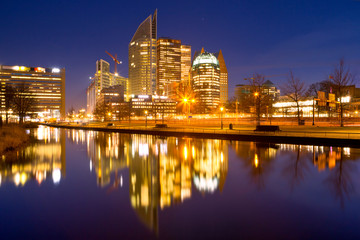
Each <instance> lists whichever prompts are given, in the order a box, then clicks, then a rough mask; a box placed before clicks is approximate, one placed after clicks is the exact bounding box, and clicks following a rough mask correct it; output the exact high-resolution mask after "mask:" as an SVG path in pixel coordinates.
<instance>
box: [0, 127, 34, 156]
mask: <svg viewBox="0 0 360 240" xmlns="http://www.w3.org/2000/svg"><path fill="white" fill-rule="evenodd" d="M28 141H29V135H28V134H26V132H25V129H24V128H22V127H20V126H18V125H8V126H3V127H0V155H2V154H4V153H5V152H7V151H11V150H14V149H16V148H18V147H20V146H22V145H24V144H25V143H26V142H28Z"/></svg>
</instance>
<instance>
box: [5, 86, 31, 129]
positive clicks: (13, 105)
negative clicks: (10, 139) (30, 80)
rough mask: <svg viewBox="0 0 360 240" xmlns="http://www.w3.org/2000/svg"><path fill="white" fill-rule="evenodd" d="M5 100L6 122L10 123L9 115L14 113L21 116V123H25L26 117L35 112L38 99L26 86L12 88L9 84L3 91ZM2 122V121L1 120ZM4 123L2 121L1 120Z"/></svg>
mask: <svg viewBox="0 0 360 240" xmlns="http://www.w3.org/2000/svg"><path fill="white" fill-rule="evenodd" d="M1 92H3V96H4V98H5V104H4V107H3V109H2V111H4V112H5V122H6V124H8V123H9V113H10V112H11V111H12V112H13V113H15V114H16V115H18V116H19V122H20V123H23V122H24V119H25V117H26V116H27V115H28V114H29V113H30V112H32V111H33V109H34V106H35V104H36V99H35V98H34V96H33V94H32V93H31V91H30V90H29V87H28V86H26V85H25V84H19V85H18V86H16V87H12V86H10V85H8V84H5V85H4V86H3V89H1ZM0 120H1V119H0ZM1 121H2V120H1Z"/></svg>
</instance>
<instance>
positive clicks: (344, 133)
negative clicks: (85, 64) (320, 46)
mask: <svg viewBox="0 0 360 240" xmlns="http://www.w3.org/2000/svg"><path fill="white" fill-rule="evenodd" d="M158 123H160V122H158ZM46 125H48V126H53V127H62V128H71V129H83V130H97V131H111V132H122V133H139V134H152V135H165V136H184V137H186V136H188V137H203V138H220V139H229V140H246V141H267V142H286V143H299V144H317V145H319V144H320V145H321V144H331V145H349V146H360V127H342V128H341V127H335V126H329V127H318V126H295V125H294V126H289V125H283V126H282V125H280V130H281V131H276V132H260V131H254V130H255V126H254V125H245V124H241V125H233V129H229V125H228V124H226V125H224V126H223V129H221V128H220V126H219V125H218V124H206V123H204V124H193V125H190V124H186V123H167V126H168V127H167V128H157V127H155V123H153V122H151V123H148V124H146V123H145V122H144V121H133V122H131V123H129V122H111V123H109V122H104V123H99V122H97V123H60V124H46Z"/></svg>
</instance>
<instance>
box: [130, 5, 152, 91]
mask: <svg viewBox="0 0 360 240" xmlns="http://www.w3.org/2000/svg"><path fill="white" fill-rule="evenodd" d="M156 39H157V10H155V12H154V16H152V15H150V16H149V17H148V18H146V19H145V20H144V21H143V22H142V23H141V24H140V26H139V27H138V29H137V30H136V32H135V34H134V36H133V38H132V39H131V42H130V43H129V87H130V88H129V89H130V94H134V95H153V94H154V92H155V91H156Z"/></svg>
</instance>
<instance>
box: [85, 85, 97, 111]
mask: <svg viewBox="0 0 360 240" xmlns="http://www.w3.org/2000/svg"><path fill="white" fill-rule="evenodd" d="M96 98H97V93H96V87H95V79H92V80H91V82H90V85H89V86H88V88H87V89H86V112H87V113H88V114H91V113H93V112H94V110H95V106H96Z"/></svg>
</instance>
